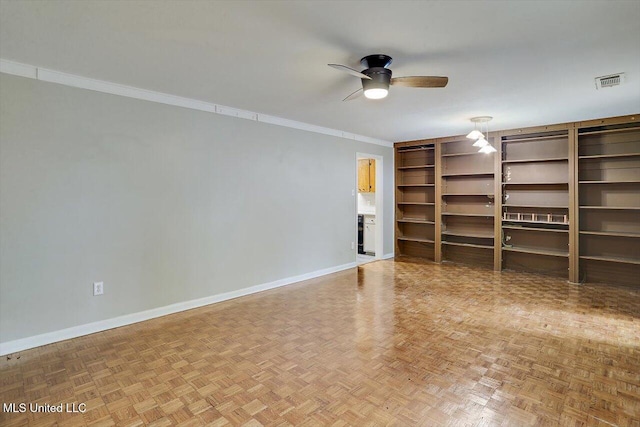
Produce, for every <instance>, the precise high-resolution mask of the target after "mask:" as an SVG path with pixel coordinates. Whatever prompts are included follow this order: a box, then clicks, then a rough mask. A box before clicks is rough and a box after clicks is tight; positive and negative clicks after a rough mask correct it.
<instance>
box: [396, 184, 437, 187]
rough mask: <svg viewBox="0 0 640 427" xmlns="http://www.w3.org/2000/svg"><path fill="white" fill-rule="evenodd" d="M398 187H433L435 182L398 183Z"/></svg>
mask: <svg viewBox="0 0 640 427" xmlns="http://www.w3.org/2000/svg"><path fill="white" fill-rule="evenodd" d="M398 187H435V184H398Z"/></svg>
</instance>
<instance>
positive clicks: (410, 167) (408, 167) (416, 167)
mask: <svg viewBox="0 0 640 427" xmlns="http://www.w3.org/2000/svg"><path fill="white" fill-rule="evenodd" d="M433 167H435V165H418V166H398V170H407V169H429V168H433Z"/></svg>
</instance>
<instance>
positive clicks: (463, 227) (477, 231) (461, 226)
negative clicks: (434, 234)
mask: <svg viewBox="0 0 640 427" xmlns="http://www.w3.org/2000/svg"><path fill="white" fill-rule="evenodd" d="M447 234H448V235H450V236H469V237H476V236H483V237H479V238H488V237H487V236H490V237H491V238H493V218H491V217H479V216H473V217H471V216H450V217H447V218H446V220H444V221H443V224H442V235H443V236H444V235H447ZM447 240H450V239H447ZM453 240H454V241H456V239H453ZM485 244H486V242H485Z"/></svg>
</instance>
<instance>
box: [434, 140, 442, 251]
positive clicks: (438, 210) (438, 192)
mask: <svg viewBox="0 0 640 427" xmlns="http://www.w3.org/2000/svg"><path fill="white" fill-rule="evenodd" d="M435 146H436V151H435V175H434V176H435V183H436V187H435V204H436V206H435V223H436V224H435V235H434V241H435V243H434V249H435V252H434V261H435V262H438V263H440V262H442V234H441V233H442V142H441V140H440V139H436V141H435Z"/></svg>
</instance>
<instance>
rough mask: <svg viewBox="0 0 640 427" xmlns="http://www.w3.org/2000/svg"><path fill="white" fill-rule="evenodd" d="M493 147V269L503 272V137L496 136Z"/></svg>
mask: <svg viewBox="0 0 640 427" xmlns="http://www.w3.org/2000/svg"><path fill="white" fill-rule="evenodd" d="M493 147H494V148H495V149H496V150H497V151H496V152H495V153H494V162H493V174H494V175H493V177H494V179H493V184H494V186H493V188H494V190H493V194H494V198H493V203H494V210H493V212H494V213H493V269H494V270H495V271H501V270H502V136H501V135H500V134H494V136H493Z"/></svg>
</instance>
